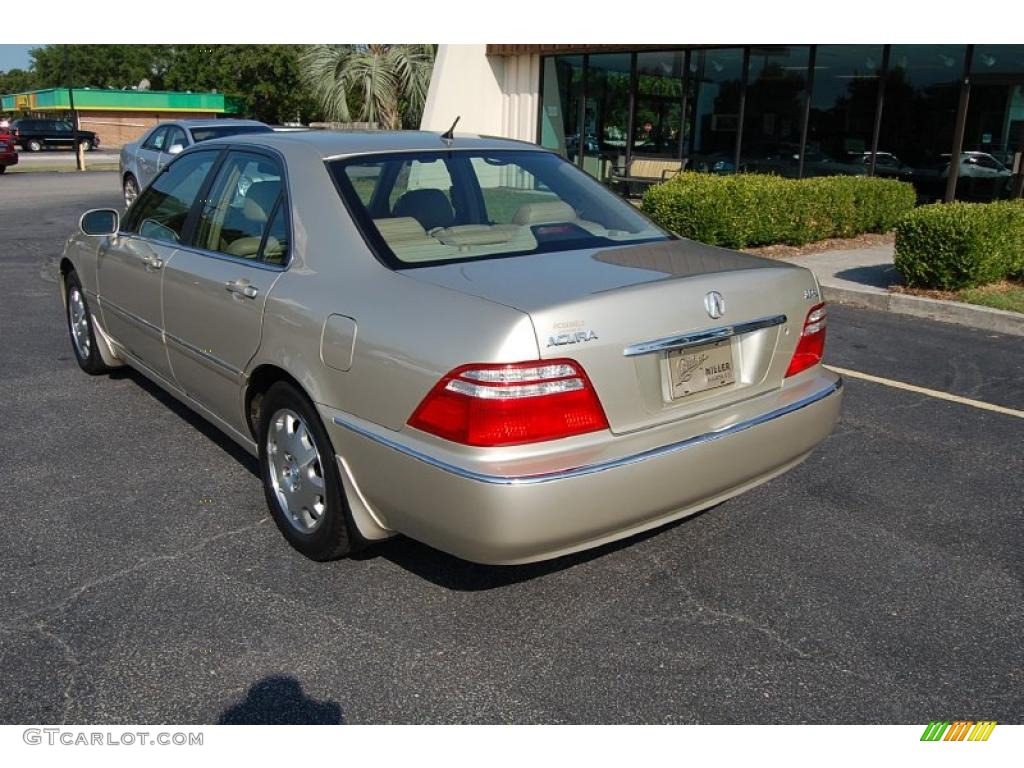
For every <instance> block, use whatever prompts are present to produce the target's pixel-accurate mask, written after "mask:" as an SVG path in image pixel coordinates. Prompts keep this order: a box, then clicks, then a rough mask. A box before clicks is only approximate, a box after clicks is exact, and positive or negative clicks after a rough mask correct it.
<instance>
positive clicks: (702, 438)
mask: <svg viewBox="0 0 1024 768" xmlns="http://www.w3.org/2000/svg"><path fill="white" fill-rule="evenodd" d="M842 388H843V380H842V379H838V380H837V381H835V382H833V383H832V384H830V385H829V386H827V387H825V388H824V389H822V390H820V391H818V392H815V393H814V394H813V395H809V396H807V397H805V398H802V399H800V400H796V401H794V402H792V403H790V404H789V405H785V406H783V407H782V408H776V409H775V410H774V411H768V412H767V413H762V414H761V415H760V416H756V417H754V418H753V419H748V420H746V421H741V422H738V423H737V424H732V425H730V426H728V427H723V428H722V429H719V430H715V431H714V432H705V433H704V434H702V435H697V436H695V437H691V438H688V439H686V440H680V441H679V442H676V443H669V444H668V445H662V446H659V447H657V448H652V449H650V450H648V451H643V452H641V453H636V454H633V455H632V456H625V457H623V458H621V459H614V460H612V461H603V462H598V463H596V464H585V465H584V466H582V467H573V468H571V469H563V470H559V471H557V472H545V473H541V474H536V475H491V474H486V473H482V472H474V471H473V470H470V469H466V468H464V467H459V466H456V465H454V464H450V463H448V462H446V461H442V460H441V459H437V458H434V457H433V456H429V455H427V454H425V453H422V452H421V451H417V450H416V449H414V448H410V447H408V446H406V445H403V444H402V443H399V442H398V441H396V440H392V439H390V438H387V437H384V436H382V435H378V434H377V433H375V432H371V431H370V430H368V429H366V428H364V427H362V426H361V425H359V424H357V423H356V422H355V421H354V420H352V419H346V418H343V417H341V416H335V417H334V419H333V421H334V423H335V424H337V425H338V426H340V427H344V428H345V429H348V430H351V431H352V432H355V433H356V434H358V435H362V436H363V437H366V438H369V439H370V440H373V441H375V442H377V443H380V444H381V445H385V446H387V447H388V448H393V449H394V450H396V451H399V452H400V453H404V454H405V455H406V456H411V457H412V458H414V459H418V460H419V461H422V462H423V463H425V464H429V465H430V466H432V467H435V468H437V469H441V470H444V471H445V472H449V473H451V474H453V475H457V476H459V477H462V478H465V479H467V480H475V481H477V482H481V483H488V484H490V485H536V484H538V483H550V482H553V481H556V480H569V479H571V478H576V477H585V476H587V475H593V474H595V473H597V472H604V471H605V470H608V469H617V468H618V467H626V466H629V465H630V464H636V463H638V462H641V461H646V460H648V459H655V458H659V457H661V456H667V455H669V454H672V453H678V452H679V451H685V450H686V449H687V448H693V447H694V446H697V445H703V444H704V443H710V442H711V441H713V440H719V439H721V438H723V437H729V436H730V435H735V434H737V433H738V432H744V431H746V430H748V429H751V428H753V427H757V426H760V425H762V424H766V423H768V422H769V421H773V420H775V419H778V418H781V417H782V416H786V415H787V414H790V413H793V412H795V411H799V410H801V409H803V408H806V407H807V406H809V405H814V404H815V403H817V402H819V401H821V400H824V399H825V398H826V397H829V396H831V395H833V394H835V393H836V392H838V391H840V390H841V389H842Z"/></svg>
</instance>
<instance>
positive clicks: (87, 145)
mask: <svg viewBox="0 0 1024 768" xmlns="http://www.w3.org/2000/svg"><path fill="white" fill-rule="evenodd" d="M78 146H80V147H81V148H82V151H83V152H92V142H91V141H90V140H89V139H85V140H83V141H80V142H78Z"/></svg>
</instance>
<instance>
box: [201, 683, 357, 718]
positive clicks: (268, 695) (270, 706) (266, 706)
mask: <svg viewBox="0 0 1024 768" xmlns="http://www.w3.org/2000/svg"><path fill="white" fill-rule="evenodd" d="M344 724H345V718H344V715H343V713H342V711H341V705H340V704H338V702H336V701H317V700H316V699H313V698H310V697H309V696H307V695H306V694H305V693H303V691H302V684H301V683H300V682H299V681H298V680H296V679H295V678H294V677H291V676H287V675H272V676H269V677H264V678H263V679H262V680H258V681H257V682H255V683H254V684H253V685H252V687H251V688H250V689H249V692H248V694H247V695H246V697H245V700H244V701H242V702H240V703H238V704H235V705H233V706H230V707H228V708H227V709H225V710H224V711H223V712H221V714H220V717H218V718H217V725H344Z"/></svg>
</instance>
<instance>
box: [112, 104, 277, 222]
mask: <svg viewBox="0 0 1024 768" xmlns="http://www.w3.org/2000/svg"><path fill="white" fill-rule="evenodd" d="M272 130H273V129H272V128H271V127H270V126H269V125H267V124H266V123H261V122H259V121H258V120H234V119H223V120H217V119H213V120H211V119H206V120H171V121H168V122H163V123H159V124H157V125H156V126H154V127H153V128H151V129H150V130H148V131H147V132H146V133H145V134H144V135H143V136H142V137H141V138H140V139H139V140H138V141H133V142H131V143H129V144H125V145H124V147H122V148H121V157H120V159H119V167H120V171H121V173H120V179H121V189H122V191H123V193H124V204H125V207H128V206H129V205H131V204H132V203H133V202H135V198H137V197H138V196H139V192H140V191H141V190H142V189H144V188H145V186H146V185H147V184H149V182H151V181H152V180H153V179H154V178H156V175H157V174H158V173H160V171H162V170H163V169H164V168H165V167H166V166H167V164H168V163H169V162H171V160H173V159H174V157H175V155H177V154H178V153H179V152H181V151H182V150H185V149H188V148H189V147H191V146H192V145H193V144H197V143H199V142H201V141H208V140H210V139H218V138H221V137H223V136H235V135H239V134H247V133H270V132H271V131H272Z"/></svg>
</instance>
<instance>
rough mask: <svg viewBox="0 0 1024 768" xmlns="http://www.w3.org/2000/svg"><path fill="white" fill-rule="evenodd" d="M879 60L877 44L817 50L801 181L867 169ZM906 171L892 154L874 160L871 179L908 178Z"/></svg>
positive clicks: (879, 66) (879, 69)
mask: <svg viewBox="0 0 1024 768" xmlns="http://www.w3.org/2000/svg"><path fill="white" fill-rule="evenodd" d="M883 55H884V50H883V46H881V45H819V46H818V48H817V51H816V52H815V61H814V87H813V93H812V94H811V110H810V114H809V118H808V124H807V150H806V154H805V156H804V176H820V175H832V174H834V173H835V172H836V171H839V172H846V171H849V172H851V173H867V172H868V171H869V170H870V167H871V142H872V140H873V138H874V131H875V109H876V107H877V105H878V87H879V82H880V75H881V71H882V60H883ZM909 171H910V169H909V167H908V166H906V165H905V164H903V162H902V161H901V160H900V158H899V157H898V156H896V155H893V154H892V153H891V152H880V153H879V155H878V157H877V158H876V161H875V175H876V176H886V177H891V178H903V179H907V178H909Z"/></svg>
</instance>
